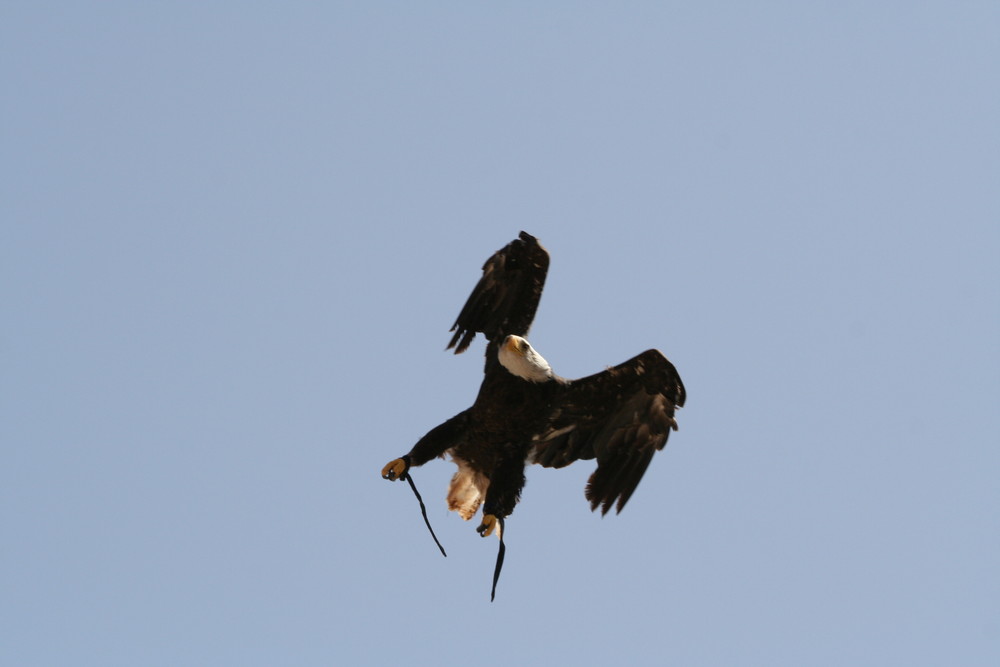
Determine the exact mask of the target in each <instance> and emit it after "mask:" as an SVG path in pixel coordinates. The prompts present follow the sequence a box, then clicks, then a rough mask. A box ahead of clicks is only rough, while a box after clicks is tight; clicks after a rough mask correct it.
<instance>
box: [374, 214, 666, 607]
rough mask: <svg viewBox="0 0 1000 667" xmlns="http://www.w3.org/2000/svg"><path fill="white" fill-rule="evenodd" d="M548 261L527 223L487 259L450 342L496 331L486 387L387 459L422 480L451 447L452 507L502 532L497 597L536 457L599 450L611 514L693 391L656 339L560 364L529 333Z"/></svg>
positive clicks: (592, 495) (592, 483) (563, 457)
mask: <svg viewBox="0 0 1000 667" xmlns="http://www.w3.org/2000/svg"><path fill="white" fill-rule="evenodd" d="M548 267H549V254H548V252H547V251H546V250H545V248H543V247H542V246H541V244H539V243H538V240H537V239H536V238H535V237H534V236H531V235H530V234H527V233H526V232H521V233H520V235H519V237H518V238H516V239H514V240H513V241H511V242H510V243H508V244H507V245H506V246H504V247H503V248H501V249H500V250H498V251H497V252H496V253H494V254H493V255H492V256H491V257H490V258H489V259H488V260H486V263H485V264H484V265H483V274H482V277H481V278H480V279H479V282H478V283H477V284H476V287H475V288H474V289H473V290H472V294H471V295H470V296H469V299H468V301H466V303H465V306H463V308H462V310H461V312H460V313H459V315H458V318H457V320H456V321H455V324H454V326H453V327H452V329H451V330H452V331H453V332H454V335H453V336H452V338H451V341H450V342H449V344H448V349H452V348H454V350H455V354H459V353H461V352H464V351H465V350H466V349H468V347H469V345H470V344H471V343H472V342H473V340H474V338H475V336H476V334H477V333H480V334H483V335H484V336H485V338H486V341H487V343H486V367H485V371H484V376H483V382H482V385H481V386H480V388H479V394H478V395H477V396H476V400H475V402H474V403H473V404H472V407H470V408H468V409H466V410H463V411H462V412H460V413H458V414H457V415H455V416H454V417H452V418H451V419H449V420H447V421H445V422H444V423H443V424H441V425H439V426H437V427H435V428H433V429H431V430H430V431H429V432H428V433H427V434H426V435H424V436H423V437H422V438H420V440H418V441H417V444H415V445H414V446H413V448H412V449H411V450H410V451H409V452H408V453H406V454H404V455H403V456H401V457H399V458H396V459H393V460H392V461H390V462H389V463H387V464H386V465H385V467H384V468H383V469H382V477H383V478H385V479H388V480H401V479H408V481H409V482H410V484H411V486H412V485H413V480H412V478H411V477H409V472H410V469H411V467H414V466H420V465H423V464H424V463H427V462H428V461H430V460H431V459H433V458H435V457H444V456H445V455H448V456H450V458H451V460H452V461H454V463H455V464H456V465H457V466H458V470H457V472H456V473H455V475H454V476H453V477H452V480H451V484H450V486H449V489H448V496H447V501H448V509H449V510H452V511H455V512H458V514H459V515H460V516H461V517H462V518H463V519H465V520H469V519H471V518H473V517H474V516H475V515H476V513H477V512H478V511H479V509H480V507H482V518H481V520H480V523H479V525H478V527H477V528H476V531H477V532H478V533H479V534H480V535H481V536H483V537H486V536H488V535H490V534H493V533H494V531H495V532H496V534H497V536H498V537H499V538H500V552H499V555H498V558H497V566H496V570H495V573H494V580H493V593H492V595H494V596H495V594H496V582H497V579H498V578H499V574H500V568H501V566H502V563H503V553H504V546H503V537H504V536H503V531H504V519H505V518H506V517H508V516H510V514H511V513H512V512H513V511H514V507H515V506H516V505H517V503H518V501H519V500H520V497H521V490H522V489H523V488H524V483H525V476H524V470H525V467H526V465H527V464H531V463H533V464H538V465H541V466H543V467H545V468H562V467H564V466H567V465H569V464H571V463H573V462H574V461H578V460H591V459H597V468H596V470H595V471H594V473H593V474H592V475H591V476H590V479H589V480H588V482H587V486H586V489H585V495H586V498H587V500H588V501H590V508H591V510H596V509H597V508H600V509H601V513H602V515H603V514H607V513H608V511H609V510H610V509H611V508H612V507H614V508H615V510H616V511H617V512H620V511H621V510H622V508H623V507H625V504H626V503H627V502H628V501H629V498H631V497H632V494H633V492H634V491H635V489H636V487H637V486H638V484H639V481H640V480H641V479H642V476H643V474H644V473H645V472H646V468H647V467H648V466H649V463H650V461H651V460H652V458H653V454H654V453H655V452H657V451H658V450H661V449H663V447H664V446H665V445H666V443H667V438H668V437H669V435H670V432H671V431H675V430H677V421H676V419H675V418H674V413H675V411H676V410H677V408H679V407H681V406H683V405H684V399H685V391H684V384H683V383H682V382H681V378H680V376H679V375H678V373H677V369H675V368H674V365H673V364H671V363H670V362H669V361H668V360H667V358H666V357H664V356H663V354H662V353H661V352H660V351H659V350H655V349H651V350H646V351H645V352H643V353H641V354H639V355H637V356H635V357H633V358H631V359H629V360H628V361H626V362H624V363H621V364H618V365H617V366H612V367H608V368H607V369H606V370H603V371H601V372H600V373H596V374H594V375H589V376H587V377H584V378H580V379H578V380H569V379H566V378H562V377H560V376H558V375H556V374H555V373H554V372H553V370H552V368H551V366H549V364H548V362H547V361H545V359H544V358H543V357H542V356H541V355H540V354H539V353H538V352H537V351H536V350H535V349H534V348H533V347H532V346H531V344H530V343H529V342H528V341H527V339H526V338H525V336H526V335H527V333H528V329H529V328H530V326H531V322H532V320H533V319H534V317H535V311H536V310H537V308H538V303H539V300H540V299H541V296H542V288H543V286H544V284H545V276H546V273H547V272H548ZM413 490H414V492H415V493H416V487H413ZM417 498H418V499H419V498H420V496H419V494H417ZM421 507H423V502H422V501H421ZM424 518H425V520H426V511H425V512H424ZM427 525H428V528H429V527H430V523H428V524H427ZM431 533H432V534H433V530H431ZM435 541H437V538H436V537H435ZM438 546H439V547H440V543H439V544H438ZM441 551H442V553H444V549H443V548H442V549H441Z"/></svg>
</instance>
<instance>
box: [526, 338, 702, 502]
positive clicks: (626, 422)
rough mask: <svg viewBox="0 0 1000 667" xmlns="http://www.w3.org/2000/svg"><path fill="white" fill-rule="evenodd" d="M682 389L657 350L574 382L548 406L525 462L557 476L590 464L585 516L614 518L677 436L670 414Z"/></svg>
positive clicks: (682, 394) (674, 371)
mask: <svg viewBox="0 0 1000 667" xmlns="http://www.w3.org/2000/svg"><path fill="white" fill-rule="evenodd" d="M684 399H685V391H684V384H683V383H682V382H681V378H680V376H679V375H678V374H677V369H676V368H674V365H673V364H671V363H670V362H669V361H667V358H666V357H664V356H663V354H661V353H660V352H659V350H647V351H645V352H643V353H642V354H640V355H639V356H637V357H634V358H632V359H629V360H628V361H626V362H625V363H623V364H619V365H618V366H615V367H613V368H609V369H607V370H606V371H604V372H601V373H597V374H596V375H591V376H588V377H585V378H581V379H579V380H573V381H571V382H570V383H569V386H568V387H567V388H566V391H565V394H564V397H563V398H561V399H560V400H559V401H558V403H557V404H556V405H555V406H554V410H553V413H552V416H551V418H550V421H549V424H548V426H547V428H546V429H545V430H544V431H542V432H541V433H539V434H537V435H536V436H535V437H534V442H535V444H534V445H533V447H532V450H531V454H530V459H529V460H531V461H533V462H534V463H539V464H541V465H543V466H545V467H551V468H561V467H563V466H566V465H569V464H570V463H572V462H573V461H576V460H580V459H584V460H586V459H593V458H596V459H597V470H595V471H594V474H592V475H591V476H590V480H589V481H588V482H587V490H586V495H587V500H589V501H590V509H591V510H596V509H597V508H598V506H600V508H601V513H602V514H607V513H608V510H610V509H611V506H612V505H614V504H615V502H616V501H617V511H618V512H621V511H622V508H623V507H625V503H627V502H628V499H629V498H630V497H631V496H632V492H633V491H635V488H636V486H638V485H639V480H641V479H642V475H643V473H645V472H646V468H647V467H648V466H649V462H650V461H651V460H652V458H653V454H654V453H656V451H657V450H660V449H663V447H664V445H666V444H667V437H668V436H669V435H670V431H672V430H677V421H676V420H675V419H674V411H675V410H676V409H677V408H679V407H681V406H682V405H684Z"/></svg>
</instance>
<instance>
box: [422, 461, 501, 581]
mask: <svg viewBox="0 0 1000 667" xmlns="http://www.w3.org/2000/svg"><path fill="white" fill-rule="evenodd" d="M402 476H403V477H405V478H406V481H407V482H409V483H410V488H411V489H413V495H415V496H416V497H417V502H418V503H420V513H421V514H423V515H424V523H426V524H427V530H429V531H431V537H433V538H434V544H436V545H438V549H440V550H441V555H442V556H444V557H445V558H447V557H448V554H446V553H445V552H444V547H443V546H441V543H440V542H438V538H437V535H435V534H434V529H433V528H431V522H430V519H428V518H427V508H426V507H424V499H423V498H421V497H420V493H419V492H418V491H417V485H416V484H414V483H413V477H412V476H411V475H410V471H409V470H407V471H406V472H404V473H403V475H402ZM502 544H503V543H502V542H501V545H502ZM498 574H499V572H498ZM494 585H495V584H494Z"/></svg>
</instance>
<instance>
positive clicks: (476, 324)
mask: <svg viewBox="0 0 1000 667" xmlns="http://www.w3.org/2000/svg"><path fill="white" fill-rule="evenodd" d="M548 268H549V253H548V252H546V250H545V248H543V247H542V246H541V244H539V243H538V239H536V238H535V237H534V236H532V235H531V234H528V233H527V232H521V234H520V236H519V237H518V238H516V239H514V240H513V241H511V242H510V243H508V244H507V245H506V246H504V247H503V248H501V249H500V250H498V251H497V252H495V253H494V254H493V255H492V256H491V257H490V258H489V259H488V260H486V263H485V264H483V275H482V277H481V278H480V279H479V282H478V283H477V284H476V287H475V289H473V290H472V294H470V295H469V299H468V300H467V301H466V302H465V305H464V306H463V307H462V311H461V312H460V313H459V314H458V318H457V319H456V320H455V324H454V325H453V326H452V327H451V330H452V331H454V332H455V334H454V335H453V336H452V338H451V342H449V343H448V349H451V348H455V354H459V353H461V352H464V351H465V350H466V349H467V348H468V347H469V344H470V343H472V340H473V339H474V338H475V337H476V333H477V332H478V333H482V334H484V335H485V336H486V338H487V340H489V341H490V342H491V343H496V342H499V340H501V339H502V338H503V337H505V336H507V335H508V334H515V335H518V336H524V335H525V334H527V333H528V329H529V328H530V327H531V322H532V320H534V318H535V311H536V310H537V309H538V302H539V300H540V299H541V298H542V288H543V287H544V286H545V276H546V274H547V273H548Z"/></svg>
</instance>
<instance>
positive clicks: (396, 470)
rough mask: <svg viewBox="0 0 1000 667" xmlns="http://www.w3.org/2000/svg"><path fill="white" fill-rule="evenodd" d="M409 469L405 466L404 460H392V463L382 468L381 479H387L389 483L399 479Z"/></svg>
mask: <svg viewBox="0 0 1000 667" xmlns="http://www.w3.org/2000/svg"><path fill="white" fill-rule="evenodd" d="M409 467H410V466H409V465H407V463H406V461H405V460H403V459H393V460H392V461H389V462H388V463H386V464H385V467H384V468H382V479H387V480H389V481H390V482H392V481H395V480H397V479H401V478H402V477H403V475H405V474H406V471H407V470H408V469H409Z"/></svg>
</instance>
